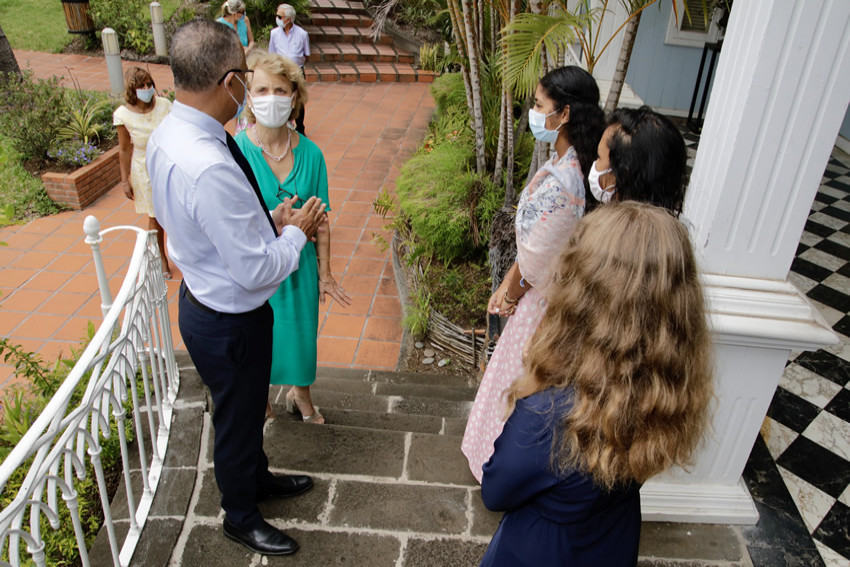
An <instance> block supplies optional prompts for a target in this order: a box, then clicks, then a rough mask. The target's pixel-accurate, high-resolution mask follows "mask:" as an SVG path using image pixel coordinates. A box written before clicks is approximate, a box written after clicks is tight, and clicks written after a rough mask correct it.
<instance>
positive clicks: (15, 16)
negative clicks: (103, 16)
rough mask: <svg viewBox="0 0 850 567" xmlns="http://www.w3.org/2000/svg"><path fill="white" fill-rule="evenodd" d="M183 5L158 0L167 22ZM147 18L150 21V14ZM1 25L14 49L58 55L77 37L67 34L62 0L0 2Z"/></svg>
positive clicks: (179, 1)
mask: <svg viewBox="0 0 850 567" xmlns="http://www.w3.org/2000/svg"><path fill="white" fill-rule="evenodd" d="M113 1H116V2H120V1H121V0H113ZM181 2H182V0H159V3H160V4H162V11H163V13H164V16H165V19H166V20H167V19H168V18H170V17H171V16H172V15H173V14H174V12H175V11H176V10H177V8H178V7H179V6H180V4H181ZM145 16H146V18H147V19H148V20H150V12H146V13H145ZM0 25H2V26H3V31H4V32H5V33H6V37H8V38H9V43H10V44H11V45H12V48H13V49H29V50H32V51H47V52H50V53H59V52H60V51H62V49H64V47H65V46H66V45H68V44H69V43H70V42H71V41H72V40H73V39H74V38H75V37H76V36H75V35H74V34H70V33H68V26H67V24H66V23H65V11H64V10H63V8H62V2H60V0H0Z"/></svg>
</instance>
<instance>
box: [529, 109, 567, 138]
mask: <svg viewBox="0 0 850 567" xmlns="http://www.w3.org/2000/svg"><path fill="white" fill-rule="evenodd" d="M557 113H558V111H557V110H555V111H553V112H550V113H549V114H543V113H542V112H538V111H536V110H534V109H533V108H529V109H528V127H529V128H530V129H531V133H532V134H533V135H534V137H535V138H536V139H538V140H539V141H541V142H546V143H548V144H552V143H554V142H555V140H557V139H558V129H555V130H549V129H547V128H546V119H547V118H549V117H550V116H552V115H553V114H557ZM560 127H561V126H558V128H560Z"/></svg>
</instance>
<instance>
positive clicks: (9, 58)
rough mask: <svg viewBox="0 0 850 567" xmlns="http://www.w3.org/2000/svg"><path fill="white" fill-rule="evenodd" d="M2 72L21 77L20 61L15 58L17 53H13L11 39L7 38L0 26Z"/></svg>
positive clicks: (0, 68)
mask: <svg viewBox="0 0 850 567" xmlns="http://www.w3.org/2000/svg"><path fill="white" fill-rule="evenodd" d="M0 72H3V73H14V74H16V75H18V76H19V77H20V76H21V68H20V67H19V66H18V60H17V59H16V58H15V53H14V52H13V51H12V46H11V45H10V44H9V39H8V38H7V37H6V33H5V32H4V31H3V27H2V26H0Z"/></svg>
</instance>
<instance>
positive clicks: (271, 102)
mask: <svg viewBox="0 0 850 567" xmlns="http://www.w3.org/2000/svg"><path fill="white" fill-rule="evenodd" d="M251 110H252V111H254V117H255V118H256V119H257V122H258V123H259V124H260V125H262V126H265V127H266V128H280V127H281V126H283V125H284V124H286V121H287V120H289V115H290V114H291V113H292V97H291V96H281V95H267V96H252V97H251Z"/></svg>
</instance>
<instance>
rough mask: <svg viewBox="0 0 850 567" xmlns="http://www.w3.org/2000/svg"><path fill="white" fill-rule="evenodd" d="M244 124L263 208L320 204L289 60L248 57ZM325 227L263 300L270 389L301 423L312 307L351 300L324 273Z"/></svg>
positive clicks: (313, 412)
mask: <svg viewBox="0 0 850 567" xmlns="http://www.w3.org/2000/svg"><path fill="white" fill-rule="evenodd" d="M248 68H249V69H251V70H252V71H253V73H249V74H248V104H247V107H246V110H245V117H246V118H247V123H248V127H247V128H246V129H245V130H243V131H242V132H240V133H239V135H237V136H236V143H237V144H239V147H240V148H241V150H242V153H243V154H245V157H246V158H247V160H248V162H249V163H250V164H251V169H252V170H253V171H254V175H255V176H256V178H257V182H258V183H259V185H260V191H261V192H262V194H263V199H264V200H265V202H266V206H267V207H268V208H269V210H272V209H274V208H275V207H276V206H278V205H279V204H280V203H281V202H283V201H284V200H286V199H289V200H290V201H291V202H293V205H292V206H293V208H299V207H300V206H301V204H302V203H303V202H304V201H305V200H307V199H309V198H310V197H313V196H316V197H318V198H319V199H321V200H322V202H324V203H325V206H326V207H327V210H330V208H331V207H330V203H329V202H328V172H327V168H326V166H325V158H324V156H323V155H322V152H321V150H320V149H319V147H318V146H317V145H316V144H314V143H313V142H312V141H310V140H309V139H307V138H306V137H304V136H300V135H299V134H298V133H297V132H295V131H294V130H293V129H292V126H291V124H292V122H291V121H290V118H293V117H295V116H297V115H298V113H299V112H300V111H301V108H302V107H303V105H304V103H305V102H306V101H307V85H306V82H305V80H304V76H303V75H302V73H301V69H300V68H299V67H298V66H297V65H296V64H295V63H293V62H292V61H290V60H289V59H287V58H285V57H283V56H280V55H276V54H271V53H263V52H259V51H257V52H253V53H252V54H251V55H250V56H249V58H248ZM330 239H331V233H330V224H329V223H328V221H327V218H326V219H325V224H324V226H323V228H320V229H319V232H318V233H317V235H316V242H315V243H313V242H308V243H307V245H306V246H304V249H303V250H302V251H301V258H300V260H299V264H298V269H297V270H296V271H295V272H293V273H292V275H290V276H289V277H288V278H287V279H285V280H284V281H283V283H282V284H280V288H278V290H277V291H276V292H275V294H274V295H273V296H272V297H271V299H269V303H270V304H271V306H272V309H273V310H274V352H273V354H272V373H271V383H272V384H291V385H292V386H293V387H292V388H291V389H290V390H289V391H288V392H287V394H286V409H287V411H289V412H290V413H294V412H296V411H297V412H298V413H300V414H301V417H302V418H303V420H304V421H306V422H309V423H324V421H325V420H324V418H323V417H322V415H321V414H320V413H319V412H318V410H317V409H316V408H315V406H314V405H313V400H312V398H311V396H310V385H311V384H312V383H313V382H314V381H315V379H316V339H317V335H318V329H319V303H320V302H321V303H324V302H325V301H326V299H327V297H331V298H333V299H335V300H337V301H338V302H339V303H340V304H342V305H343V306H348V305H349V304H350V303H351V297H350V296H349V295H348V294H346V293H345V290H343V289H342V288H341V287H340V286H339V285H338V284H337V282H336V280H334V278H333V276H332V275H331V268H330V247H331V240H330Z"/></svg>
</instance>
